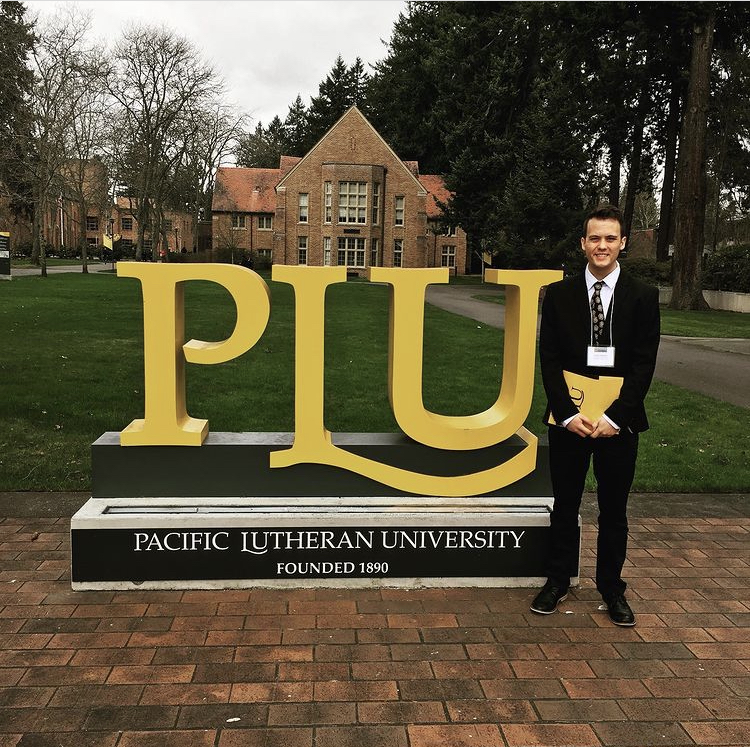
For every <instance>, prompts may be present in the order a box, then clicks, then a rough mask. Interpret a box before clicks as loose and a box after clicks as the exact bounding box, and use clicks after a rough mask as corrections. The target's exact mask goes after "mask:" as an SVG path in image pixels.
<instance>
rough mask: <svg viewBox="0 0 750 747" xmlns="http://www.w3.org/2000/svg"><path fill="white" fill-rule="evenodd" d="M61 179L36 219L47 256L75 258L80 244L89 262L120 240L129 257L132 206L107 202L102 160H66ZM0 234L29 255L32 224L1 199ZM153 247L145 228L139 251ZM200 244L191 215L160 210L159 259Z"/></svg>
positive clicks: (124, 200)
mask: <svg viewBox="0 0 750 747" xmlns="http://www.w3.org/2000/svg"><path fill="white" fill-rule="evenodd" d="M61 176H62V178H61V184H60V191H59V193H58V196H57V198H56V199H52V200H50V204H49V206H48V208H47V210H46V211H45V212H44V214H43V215H42V216H41V240H42V241H43V242H45V244H46V246H47V252H48V254H51V255H63V254H64V255H66V256H74V255H77V254H78V247H79V245H80V244H81V242H82V241H85V242H86V245H87V247H88V255H89V257H95V256H99V255H100V252H101V247H102V245H104V244H105V243H106V237H109V236H115V237H117V236H119V237H120V245H119V248H120V251H121V252H122V255H123V256H124V257H129V256H132V253H133V252H134V251H135V249H134V248H133V247H134V245H135V243H136V240H137V236H138V222H137V220H136V218H135V210H134V207H135V204H134V201H131V199H130V198H129V197H118V198H117V199H116V200H115V201H114V202H112V198H111V195H110V186H111V185H110V182H109V179H108V176H107V171H106V169H105V167H104V165H103V164H102V163H101V161H98V160H91V161H87V162H81V161H69V162H68V163H66V164H65V166H64V167H63V170H62V174H61ZM199 229H200V226H199ZM0 231H8V232H10V234H11V247H12V249H13V251H14V252H19V251H21V250H23V251H30V249H31V242H32V231H31V221H30V219H29V218H27V217H19V216H17V215H14V214H13V213H12V211H11V210H10V203H9V200H8V199H7V198H5V199H3V198H0ZM156 243H157V242H156V237H155V236H153V235H152V232H151V231H150V230H148V228H147V230H146V232H145V235H144V247H143V249H144V251H145V252H147V253H148V252H150V251H152V249H153V247H154V246H155V245H156ZM165 243H166V247H165ZM199 243H200V241H199V239H198V237H196V236H195V230H194V225H193V220H192V216H191V214H190V213H188V212H185V211H175V210H165V211H164V221H163V225H162V238H161V245H160V247H159V254H160V255H162V256H163V254H164V252H165V251H170V252H182V251H187V252H193V251H196V249H197V248H199V247H198V244H199Z"/></svg>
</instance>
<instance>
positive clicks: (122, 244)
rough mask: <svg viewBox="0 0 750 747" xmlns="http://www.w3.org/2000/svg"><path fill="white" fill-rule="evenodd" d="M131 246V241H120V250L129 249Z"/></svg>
mask: <svg viewBox="0 0 750 747" xmlns="http://www.w3.org/2000/svg"><path fill="white" fill-rule="evenodd" d="M132 246H133V239H120V247H121V248H122V249H130V248H131V247H132Z"/></svg>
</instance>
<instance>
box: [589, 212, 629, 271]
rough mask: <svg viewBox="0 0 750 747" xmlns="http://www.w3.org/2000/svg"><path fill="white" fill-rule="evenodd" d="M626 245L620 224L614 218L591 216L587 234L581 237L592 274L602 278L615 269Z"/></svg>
mask: <svg viewBox="0 0 750 747" xmlns="http://www.w3.org/2000/svg"><path fill="white" fill-rule="evenodd" d="M624 246H625V237H624V236H621V235H620V224H619V222H618V221H616V220H615V219H614V218H605V219H600V218H591V220H589V222H588V225H587V226H586V235H585V236H583V237H581V248H582V249H583V253H584V254H585V255H586V260H587V262H588V265H589V270H590V271H591V274H592V275H593V276H594V277H595V278H597V279H598V280H601V279H602V278H605V277H607V275H609V273H610V272H612V270H614V269H615V266H616V263H617V257H618V256H619V254H620V252H621V251H622V249H623V248H624Z"/></svg>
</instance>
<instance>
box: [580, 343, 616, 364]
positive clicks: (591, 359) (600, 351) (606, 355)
mask: <svg viewBox="0 0 750 747" xmlns="http://www.w3.org/2000/svg"><path fill="white" fill-rule="evenodd" d="M586 365H588V366H594V367H597V368H614V366H615V348H614V346H612V345H610V346H609V347H597V346H596V345H589V346H588V354H587V357H586Z"/></svg>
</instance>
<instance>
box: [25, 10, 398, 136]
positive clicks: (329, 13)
mask: <svg viewBox="0 0 750 747" xmlns="http://www.w3.org/2000/svg"><path fill="white" fill-rule="evenodd" d="M70 4H72V3H67V2H40V1H39V0H27V2H26V5H27V7H28V9H29V13H30V14H36V13H38V14H40V16H44V15H47V14H50V13H53V12H54V11H55V9H56V7H57V6H60V5H70ZM75 4H76V5H78V7H79V8H81V9H84V10H88V11H90V12H91V14H92V17H91V20H92V34H93V36H95V37H97V38H100V39H102V40H106V39H111V40H115V39H116V38H117V37H118V36H119V35H120V31H121V30H122V29H123V27H125V26H126V25H127V24H128V23H130V22H136V23H144V24H154V25H161V24H163V25H165V26H167V27H169V28H171V29H173V30H174V31H175V32H177V33H178V34H180V35H182V36H185V37H187V38H188V39H190V40H191V41H192V42H194V44H195V45H196V46H197V47H198V49H199V50H201V52H202V53H203V55H204V57H205V59H207V60H209V61H211V62H212V63H213V64H214V65H215V67H216V69H217V71H218V72H219V73H220V74H221V76H222V77H223V79H224V80H225V81H226V84H227V94H226V101H227V103H230V102H231V103H235V104H237V105H238V106H239V107H240V108H241V109H242V110H243V111H245V112H247V113H249V114H250V115H251V116H252V117H253V125H255V124H257V122H258V121H259V120H260V121H262V122H263V123H264V124H268V122H269V121H270V120H271V119H272V118H273V116H274V115H276V114H278V115H279V116H280V117H281V118H282V119H284V117H285V116H286V114H287V109H288V107H289V105H290V104H291V103H292V102H293V101H294V99H295V98H296V96H297V94H298V93H299V94H300V95H301V96H302V100H303V102H304V103H305V105H308V104H309V103H310V97H311V96H313V95H316V94H317V92H318V84H319V83H320V82H321V81H322V80H323V79H324V78H325V76H326V74H327V73H328V72H329V71H330V69H331V67H332V66H333V62H334V60H335V59H336V55H337V54H341V56H342V57H343V58H344V61H345V62H346V63H347V64H351V63H352V62H354V59H355V58H356V57H357V56H359V57H361V58H362V60H363V61H364V62H365V66H366V69H368V71H369V68H367V65H368V63H373V62H376V61H377V60H380V59H382V58H383V57H384V56H385V53H386V48H385V45H384V44H383V43H382V41H381V40H384V41H388V39H390V36H391V30H392V28H393V24H394V22H395V21H396V19H397V18H398V14H399V12H400V11H402V10H403V9H404V7H405V3H404V2H403V1H402V0H397V1H394V0H356V2H345V1H344V0H338V1H336V2H330V1H329V0H325V1H324V0H245V1H244V2H241V1H239V0H231V1H230V0H212V1H211V2H204V0H146V1H144V0H128V1H123V0H107V1H106V2H101V1H100V2H92V1H91V0H81V1H80V2H77V3H75Z"/></svg>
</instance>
